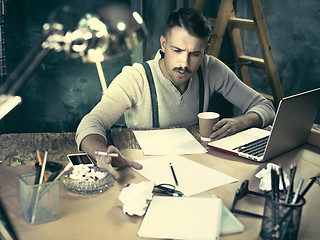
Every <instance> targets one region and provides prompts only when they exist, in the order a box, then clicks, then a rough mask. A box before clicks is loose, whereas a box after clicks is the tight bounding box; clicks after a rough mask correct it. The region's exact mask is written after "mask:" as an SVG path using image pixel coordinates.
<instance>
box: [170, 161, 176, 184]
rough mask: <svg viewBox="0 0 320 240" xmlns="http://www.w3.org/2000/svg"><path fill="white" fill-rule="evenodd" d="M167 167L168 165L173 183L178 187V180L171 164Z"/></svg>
mask: <svg viewBox="0 0 320 240" xmlns="http://www.w3.org/2000/svg"><path fill="white" fill-rule="evenodd" d="M169 165H170V169H171V172H172V175H173V178H174V182H175V183H176V186H178V179H177V177H176V174H175V172H174V169H173V166H172V163H170V164H169Z"/></svg>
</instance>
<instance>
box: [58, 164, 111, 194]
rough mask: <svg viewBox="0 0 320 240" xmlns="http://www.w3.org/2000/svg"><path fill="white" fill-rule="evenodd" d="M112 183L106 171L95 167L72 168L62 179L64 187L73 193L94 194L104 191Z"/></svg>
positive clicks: (81, 166) (79, 166) (80, 166)
mask: <svg viewBox="0 0 320 240" xmlns="http://www.w3.org/2000/svg"><path fill="white" fill-rule="evenodd" d="M113 183H114V179H113V177H112V175H111V174H110V173H109V172H108V170H107V169H104V168H99V167H96V166H90V167H88V166H84V165H78V166H74V167H73V168H72V169H70V170H69V171H67V172H66V173H65V175H64V176H63V177H62V184H63V185H64V187H65V188H66V189H67V190H69V191H70V192H73V193H79V194H95V193H101V192H104V191H106V190H107V189H108V188H109V187H111V186H112V185H113Z"/></svg>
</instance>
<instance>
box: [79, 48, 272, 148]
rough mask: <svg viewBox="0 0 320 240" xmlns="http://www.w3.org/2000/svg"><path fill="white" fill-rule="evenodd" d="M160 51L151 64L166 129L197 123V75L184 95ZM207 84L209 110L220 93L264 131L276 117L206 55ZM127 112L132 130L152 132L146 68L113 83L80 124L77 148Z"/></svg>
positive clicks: (135, 69) (267, 104) (127, 72)
mask: <svg viewBox="0 0 320 240" xmlns="http://www.w3.org/2000/svg"><path fill="white" fill-rule="evenodd" d="M160 59H161V54H160V51H158V52H157V54H156V56H155V58H154V59H153V60H149V61H148V63H149V65H150V68H151V71H152V75H153V78H154V83H155V88H156V92H157V99H158V111H159V123H160V127H161V128H167V127H186V126H191V125H196V124H198V118H197V114H198V112H199V79H198V75H197V74H195V75H194V76H193V77H192V78H191V79H190V82H189V84H188V88H187V90H186V92H185V93H184V94H183V95H181V93H180V92H179V91H178V89H177V88H176V87H175V86H174V85H173V84H172V83H171V81H170V80H169V79H167V78H165V77H164V75H163V74H162V72H161V70H160V67H159V60H160ZM201 67H202V70H203V81H204V110H206V109H208V105H209V100H210V97H211V96H212V94H213V93H214V92H215V91H216V92H218V93H220V94H222V95H223V96H224V98H225V99H227V100H228V101H229V102H231V103H232V104H233V105H234V106H236V107H237V108H239V109H240V110H241V111H242V112H243V113H247V112H255V113H257V114H258V115H259V116H260V118H261V119H262V123H263V125H262V126H261V127H264V126H266V125H268V124H270V123H271V122H272V120H273V118H274V108H273V105H272V103H271V102H270V101H269V100H267V99H265V98H264V97H263V96H261V95H260V94H259V93H257V92H256V91H254V90H253V89H252V88H250V87H248V86H247V85H245V84H244V83H243V82H242V81H241V80H240V79H239V78H238V77H237V76H236V75H235V74H234V73H233V72H232V70H231V69H229V68H228V67H227V66H226V65H225V64H224V63H222V62H221V61H220V60H218V59H217V58H215V57H213V56H209V55H205V56H204V58H203V61H202V63H201ZM123 114H124V116H125V121H126V124H127V127H129V128H152V104H151V96H150V89H149V83H148V80H147V76H146V74H145V70H144V68H143V66H142V64H139V63H135V64H133V65H132V66H125V67H124V68H123V69H122V72H121V73H120V74H119V75H118V76H117V77H116V78H115V79H114V80H113V81H112V82H111V84H110V86H109V87H108V89H107V91H106V92H105V94H104V95H103V96H102V98H101V101H100V102H99V103H98V104H97V105H96V106H95V107H94V108H93V109H92V111H91V112H90V113H89V114H87V115H86V116H85V117H84V118H83V119H82V120H81V122H80V124H79V126H78V129H77V132H76V142H77V145H78V148H79V146H80V143H81V141H82V139H83V138H84V137H86V136H87V135H89V134H99V135H101V136H103V137H105V136H106V131H107V130H109V129H110V128H111V127H112V126H113V125H114V124H115V123H116V122H117V121H118V120H119V118H120V117H121V116H122V115H123Z"/></svg>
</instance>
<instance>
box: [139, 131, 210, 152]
mask: <svg viewBox="0 0 320 240" xmlns="http://www.w3.org/2000/svg"><path fill="white" fill-rule="evenodd" d="M133 133H134V135H135V137H136V139H137V141H138V143H139V145H140V147H141V149H142V151H143V153H144V155H169V154H177V155H179V154H198V153H206V152H207V150H206V149H205V148H204V147H203V146H202V145H201V144H200V143H199V142H198V141H197V140H196V139H195V138H194V137H193V136H192V134H191V133H190V132H189V131H188V130H187V129H186V128H173V129H156V130H136V131H133Z"/></svg>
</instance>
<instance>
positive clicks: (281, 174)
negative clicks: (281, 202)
mask: <svg viewBox="0 0 320 240" xmlns="http://www.w3.org/2000/svg"><path fill="white" fill-rule="evenodd" d="M279 171H280V177H281V181H282V187H283V192H284V194H287V186H286V182H285V180H284V174H283V168H282V167H281V165H280V164H279Z"/></svg>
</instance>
